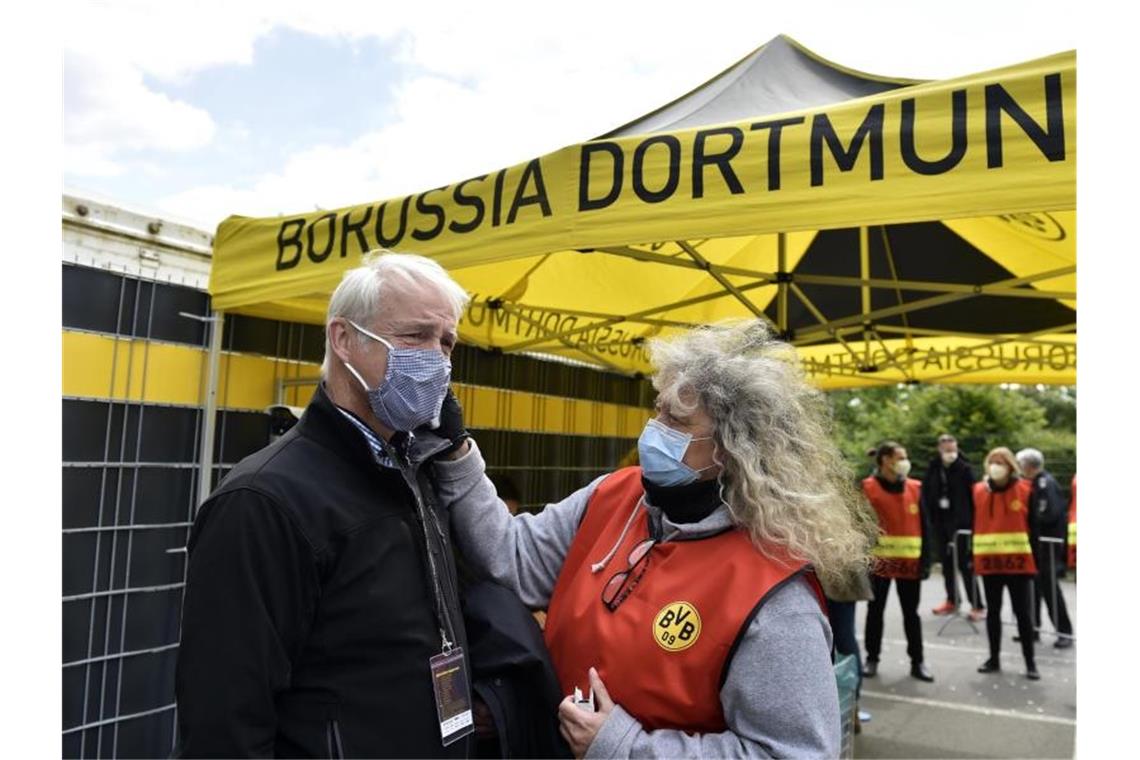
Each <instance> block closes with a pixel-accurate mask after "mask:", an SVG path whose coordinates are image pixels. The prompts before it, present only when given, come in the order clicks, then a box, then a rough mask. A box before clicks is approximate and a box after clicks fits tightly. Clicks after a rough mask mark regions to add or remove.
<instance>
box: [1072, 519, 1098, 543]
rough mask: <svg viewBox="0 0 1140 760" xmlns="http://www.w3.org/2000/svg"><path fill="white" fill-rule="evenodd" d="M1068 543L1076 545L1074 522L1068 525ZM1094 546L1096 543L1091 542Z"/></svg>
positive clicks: (1075, 526)
mask: <svg viewBox="0 0 1140 760" xmlns="http://www.w3.org/2000/svg"><path fill="white" fill-rule="evenodd" d="M1069 543H1070V544H1073V545H1074V546H1076V543H1077V524H1076V523H1075V522H1071V523H1069ZM1093 543H1094V544H1095V543H1096V541H1093Z"/></svg>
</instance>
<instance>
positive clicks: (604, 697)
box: [438, 320, 873, 758]
mask: <svg viewBox="0 0 1140 760" xmlns="http://www.w3.org/2000/svg"><path fill="white" fill-rule="evenodd" d="M649 346H650V356H651V360H652V363H653V365H654V367H655V369H656V372H655V374H654V377H653V384H654V387H655V388H656V389H657V391H658V396H657V403H656V415H655V416H654V417H653V418H652V419H650V420H649V421H648V422H647V423H646V425H645V428H644V429H643V430H642V432H641V437H640V439H639V441H638V452H639V456H640V466H638V467H627V468H622V469H619V470H617V471H616V472H613V473H610V474H608V475H604V476H602V477H600V478H598V479H596V480H594V481H593V482H592V483H590V484H588V485H587V486H585V487H584V488H582V489H580V490H579V491H577V492H575V493H573V494H571V495H570V496H569V497H567V498H566V499H564V500H563V501H561V502H559V503H557V504H550V505H547V506H546V508H545V509H544V510H542V511H541V512H538V513H533V514H531V513H527V514H519V515H517V516H514V517H512V516H511V515H510V513H509V512H508V511H507V510H506V509H505V508H504V507H503V505H502V503H501V502H499V500H498V499H496V498H495V493H494V488H493V486H492V484H491V482H490V481H489V480H488V479H487V478H486V477H485V476H484V474H483V473H484V465H483V462H482V459H481V457H480V455H479V453H478V448H477V447H476V446H475V443H474V441H472V443H471V452H470V453H468V454H467V455H465V456H463V457H462V458H460V459H457V460H455V461H447V462H441V463H440V466H439V468H438V469H439V473H440V483H441V485H442V486H444V487H445V493H449V494H450V498H449V505H450V509H451V514H452V524H453V534H454V536H455V537H456V542H457V544H458V545H459V547H460V549H461V550H462V551H463V554H464V556H465V557H466V558H467V559H468V560H469V561H470V562H471V563H472V564H473V565H475V566H477V567H478V568H480V569H481V570H482V571H483V572H485V573H486V574H488V575H490V576H491V577H492V578H493V579H495V580H496V581H498V582H500V583H502V584H504V585H506V586H507V587H508V588H510V589H512V590H514V592H515V593H516V594H518V596H519V598H520V599H521V600H522V601H523V602H524V603H525V604H527V605H528V606H530V607H531V608H534V609H539V608H546V607H548V608H549V614H548V617H547V622H546V629H545V637H546V642H547V644H548V646H549V648H550V653H551V657H552V659H553V661H554V666H555V669H556V670H557V672H558V675H559V679H560V681H561V683H562V688H563V693H565V694H567V695H573V694H574V692H575V690H580V691H581V692H582V694H583V695H586V697H585V700H584V701H585V702H586V704H585V705H583V704H582V703H581V702H579V701H576V700H575V699H574V697H573V696H568V698H567V700H566V701H564V702H563V703H562V705H561V707H560V708H559V719H560V720H561V725H562V733H563V736H564V737H565V738H566V739H567V741H568V742H569V743H570V747H571V749H572V750H573V752H574V754H575V756H577V757H582V756H585V757H617V758H626V757H838V753H839V751H840V745H839V738H840V737H839V725H840V723H839V704H838V698H837V693H836V688H835V676H834V672H833V669H832V662H831V645H832V632H831V628H830V626H829V624H828V619H827V616H826V613H825V609H826V606H825V603H824V598H823V593H822V589H821V586H822V588H823V589H827V590H828V592H829V593H835V592H837V591H839V590H848V591H850V589H849V588H848V586H850V585H854V584H856V583H857V579H858V577H859V575H860V574H865V573H866V572H867V567H868V562H869V549H870V545H871V543H872V538H871V532H870V530H869V529H868V525H870V526H871V527H872V528H873V518H871V517H870V515H869V514H867V510H866V508H865V507H863V506H861V505H860V501H861V500H860V499H859V498H858V495H857V494H856V493H855V491H854V488H853V487H852V485H853V484H852V483H851V482H850V480H849V478H848V471H847V468H846V466H845V464H844V462H843V460H842V455H841V454H840V452H839V451H838V449H837V447H836V445H835V443H834V442H833V440H832V438H831V436H830V431H829V424H830V423H829V411H828V407H827V401H826V399H825V397H824V396H823V394H822V393H821V392H820V391H819V390H818V389H815V388H813V387H812V386H811V384H810V383H809V382H808V381H807V379H806V377H805V376H804V374H803V370H802V368H801V366H800V363H799V361H798V360H797V359H796V357H795V351H794V349H793V348H792V347H791V346H789V345H788V344H786V343H783V342H781V341H779V340H777V339H775V338H774V337H773V335H772V333H771V332H770V330H769V328H768V327H767V325H766V324H765V323H763V322H762V321H760V320H749V321H745V322H732V323H724V324H717V325H709V326H705V327H700V328H696V329H693V330H690V331H685V332H679V333H677V334H675V335H674V336H671V337H670V338H658V339H653V340H651V341H650V343H649ZM591 690H592V698H590V697H589V696H588V695H590V693H591Z"/></svg>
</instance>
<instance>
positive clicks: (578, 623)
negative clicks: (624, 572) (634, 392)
mask: <svg viewBox="0 0 1140 760" xmlns="http://www.w3.org/2000/svg"><path fill="white" fill-rule="evenodd" d="M643 494H644V489H643V487H642V480H641V468H639V467H627V468H625V469H622V470H618V471H617V472H615V473H613V474H612V475H609V476H607V477H606V478H605V479H604V480H602V481H601V483H599V484H598V486H597V488H596V490H595V491H594V494H593V496H592V497H591V498H590V501H589V504H588V506H587V507H586V515H585V517H584V518H583V520H582V523H581V525H580V526H579V528H578V533H577V535H576V536H575V537H574V542H573V543H572V544H571V545H570V551H569V552H568V553H567V554H566V560H565V563H564V564H563V566H562V572H561V573H560V574H559V576H558V583H557V584H556V585H555V587H554V594H553V596H552V597H551V599H550V609H549V611H548V613H547V617H546V630H545V635H546V644H547V647H549V649H550V654H551V658H552V659H553V661H554V664H555V669H556V670H557V671H558V677H559V680H561V682H562V690H563V691H564V692H565V693H567V694H571V693H573V691H574V688H575V687H579V688H581V689H582V691H583V692H586V691H588V688H589V683H588V682H587V679H586V673H587V672H588V671H589V669H590V667H591V666H595V667H597V669H598V671H599V672H600V673H608V674H618V673H620V674H621V677H620V678H614V677H613V676H610V677H609V680H608V681H607V687H608V689H609V692H610V695H611V696H612V697H613V699H614V701H615V702H616V703H617V704H619V705H621V706H622V707H623V708H624V709H626V710H627V711H629V712H630V713H631V714H633V715H636V716H637V718H638V720H639V721H640V722H641V724H642V726H644V727H645V729H646V730H654V729H658V728H671V729H678V730H684V731H696V732H699V733H712V732H721V731H724V730H725V729H726V724H725V719H724V713H723V711H722V710H721V703H720V689H721V686H723V685H724V681H725V676H726V672H725V671H726V668H727V667H728V664H729V662H730V661H731V659H732V656H733V654H735V648H736V647H735V645H736V642H738V641H739V639H740V637H741V635H742V634H743V633H744V631H745V630H746V629H747V628H748V626H749V625H750V624H751V622H752V619H753V618H754V617H755V615H756V613H757V612H759V610H760V608H761V606H762V605H763V603H764V600H765V599H766V598H767V597H768V595H769V594H770V593H771V592H772V591H774V590H776V589H777V588H779V587H781V586H783V585H784V584H785V583H788V582H789V581H791V580H792V579H793V578H795V577H797V576H799V575H803V576H805V577H806V578H807V579H808V580H809V582H810V583H811V585H812V587H813V588H814V589H815V591H816V594H817V596H818V597H819V603H820V608H821V610H822V611H823V612H824V613H825V614H826V608H827V603H826V600H825V599H824V598H823V593H822V591H821V590H820V589H819V585H818V583H817V582H816V581H815V576H814V575H813V574H812V573H811V571H810V570H809V569H808V567H807V566H806V565H805V564H804V563H803V562H796V561H793V560H791V559H789V558H788V557H787V555H786V554H785V553H784V552H783V551H781V550H780V549H779V548H778V547H774V546H773V547H770V552H771V554H772V555H773V556H771V557H769V556H765V555H764V554H761V553H760V552H759V551H758V550H757V549H756V547H755V546H754V545H753V544H752V541H751V539H749V537H748V535H747V534H746V533H744V532H743V531H740V530H726V531H724V532H722V533H720V534H718V535H716V536H712V537H710V538H705V539H702V540H695V541H669V542H664V543H652V542H653V541H654V540H655V537H654V536H653V535H652V531H651V529H650V521H649V515H648V513H647V511H646V510H645V508H644V507H643V506H642V505H641V501H642V497H643ZM631 515H633V521H632V523H629V524H628V526H627V522H628V519H629V518H630V516H631ZM647 544H649V545H650V548H649V550H648V551H649V554H648V555H645V557H644V558H642V559H641V561H643V562H646V560H647V563H646V564H647V566H646V567H645V568H644V575H643V576H642V577H641V578H640V579H638V580H637V581H636V585H635V587H634V588H633V589H632V591H631V592H630V593H629V596H628V597H627V598H624V599H620V602H619V604H618V606H617V607H616V608H615V609H610V606H612V603H611V604H610V605H607V604H605V603H604V601H603V600H604V598H605V597H604V592H605V589H606V586H607V584H608V583H609V581H610V579H611V578H612V577H613V575H614V573H613V572H609V571H607V572H598V573H594V572H591V564H592V563H593V562H595V561H596V560H597V559H598V557H599V556H600V555H604V554H606V553H607V549H609V548H610V547H617V553H616V554H615V555H614V557H616V558H619V559H620V560H621V567H624V566H625V560H626V558H627V557H629V556H631V555H634V552H635V551H636V548H637V547H640V546H644V545H647ZM643 551H644V550H643ZM634 556H636V555H634ZM636 562H637V560H635V564H636ZM618 569H620V567H619V568H618ZM635 571H637V570H636V569H635ZM632 580H633V579H632V578H631V581H632ZM613 601H619V599H614V600H613ZM591 642H605V644H604V646H596V645H594V644H592V643H591ZM631 663H636V667H632V668H631V667H630V664H631Z"/></svg>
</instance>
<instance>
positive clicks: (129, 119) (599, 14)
mask: <svg viewBox="0 0 1140 760" xmlns="http://www.w3.org/2000/svg"><path fill="white" fill-rule="evenodd" d="M1011 5H1014V4H1011ZM1048 5H1049V3H1038V4H1037V5H1035V6H1034V7H1035V8H1036V9H1037V10H1036V13H1037V14H1038V15H1037V17H1038V18H1042V19H1044V18H1045V17H1046V16H1047V15H1048V13H1047V12H1046V11H1047V10H1048V9H1047V8H1045V7H1043V6H1048ZM1055 5H1057V7H1062V6H1060V4H1059V3H1057V4H1055ZM95 7H96V6H91V7H87V8H85V10H84V12H83V13H82V14H79V18H78V19H75V20H73V21H74V23H73V28H75V29H81V31H82V33H78V34H69V36H68V38H67V39H68V42H67V46H68V50H69V52H70V53H72V54H74V55H79V54H82V55H84V56H87V58H86V60H90V61H93V62H94V63H93V65H92V66H91V67H90V69H88V71H89V72H91V76H92V77H93V79H94V80H95V82H96V84H94V85H92V87H91V88H90V90H91V91H92V92H97V93H98V92H104V91H105V90H107V89H113V90H116V92H117V91H118V90H122V91H123V92H124V93H126V94H121V93H118V94H115V95H113V96H110V95H104V96H103V97H102V100H97V101H96V102H97V103H98V104H99V109H97V110H96V111H95V112H94V113H92V112H89V111H84V110H83V108H82V107H80V106H81V105H82V104H76V107H75V109H74V110H73V109H72V108H71V107H70V106H71V102H72V101H71V98H70V93H69V101H68V102H69V108H68V111H67V114H68V120H69V125H68V140H69V148H70V147H71V143H72V142H73V141H74V142H76V143H77V144H78V145H79V146H81V147H83V148H84V149H85V150H86V152H87V154H88V155H87V157H86V160H87V164H86V165H87V166H89V167H94V168H95V169H98V168H100V167H101V166H102V168H103V169H105V170H106V169H109V168H111V165H113V158H114V156H115V155H116V153H115V151H116V150H117V149H120V148H122V147H123V146H128V145H132V144H133V145H140V144H147V145H150V146H154V147H162V148H163V149H167V150H185V149H189V148H191V147H193V146H194V145H201V144H203V141H204V140H208V139H209V136H210V134H212V131H211V130H212V127H207V126H206V122H205V120H204V119H203V118H202V117H205V119H209V118H211V117H210V116H209V115H207V114H200V113H199V114H197V115H196V117H193V118H191V117H190V114H191V113H192V111H190V112H187V111H185V110H184V109H183V110H179V109H180V107H186V108H189V106H186V104H179V103H177V102H175V101H170V100H169V99H166V101H165V102H164V101H163V100H161V99H160V98H161V96H159V98H155V97H149V96H154V95H157V93H154V92H149V91H147V90H146V88H145V86H144V84H143V82H144V80H143V79H142V72H145V73H146V74H147V75H149V76H151V77H154V78H156V79H158V80H160V81H162V80H170V81H176V80H179V79H180V78H183V77H186V76H190V75H192V74H193V73H194V72H196V71H200V70H202V69H204V68H207V67H210V66H216V65H224V64H246V63H249V62H250V61H251V60H252V55H253V49H254V44H255V42H256V40H257V39H258V38H259V37H260V36H261V35H264V34H267V33H268V32H269V31H271V30H272V29H274V28H289V29H294V30H300V31H304V32H307V33H310V34H315V35H319V36H322V37H326V38H337V39H343V40H347V41H350V42H355V41H359V40H363V39H368V38H372V39H380V40H384V41H386V42H388V43H390V44H391V46H392V47H393V49H394V50H395V51H396V52H395V54H394V55H395V57H396V60H397V62H398V63H399V64H401V66H400V69H399V70H400V72H402V73H401V74H400V76H402V77H403V78H402V79H401V80H398V81H396V82H390V83H386V84H388V85H389V86H392V87H393V90H392V94H393V97H394V99H395V100H394V106H393V111H394V114H395V118H394V120H392V121H391V122H390V123H388V124H386V125H385V126H383V127H382V128H379V129H377V130H375V131H373V132H371V133H368V134H365V135H362V136H360V137H358V138H356V139H355V140H353V141H352V142H351V143H350V144H347V145H344V144H342V145H319V146H313V147H311V148H309V149H307V150H303V151H301V152H298V153H296V154H295V155H293V156H292V158H291V159H290V160H289V161H287V162H286V163H285V164H284V165H282V166H281V167H279V168H278V169H276V170H273V171H270V172H267V173H266V174H265V175H264V176H261V177H259V178H257V179H255V180H253V181H251V182H248V183H245V184H243V185H242V186H240V187H238V186H235V185H234V184H233V183H232V182H231V181H230V180H228V179H227V178H225V177H220V178H219V179H218V181H217V182H215V183H211V184H210V185H209V186H206V187H200V188H194V189H191V190H188V191H184V192H178V193H171V194H170V195H168V196H166V197H165V198H163V199H162V200H161V201H159V204H160V205H161V206H163V207H165V208H168V209H171V210H172V211H175V212H177V213H181V214H184V215H188V216H192V217H195V218H199V219H202V220H203V221H206V222H208V223H211V224H212V223H216V222H217V221H218V220H219V219H220V218H222V217H224V216H225V215H227V214H229V213H242V214H254V215H263V214H274V213H278V212H284V213H292V212H296V211H304V210H309V209H312V208H313V207H314V206H315V205H319V206H321V207H324V208H329V207H335V206H342V205H350V204H354V203H360V202H364V201H367V200H373V199H382V198H386V197H392V196H396V195H401V194H405V193H410V192H415V191H417V190H422V189H426V188H430V187H434V186H439V185H443V184H447V183H450V182H454V181H456V180H459V179H462V178H464V177H467V176H472V175H474V174H479V173H483V172H487V171H492V170H495V169H498V168H500V167H502V166H505V165H509V164H514V163H517V162H519V161H522V160H525V159H527V158H530V157H533V156H536V155H540V154H543V153H547V152H549V151H551V150H554V149H557V148H558V147H561V146H562V145H565V144H569V143H574V142H578V141H581V140H583V139H587V138H589V137H592V136H595V135H597V134H600V133H602V132H605V131H607V130H609V129H611V128H613V127H616V126H618V125H620V124H622V123H624V122H626V121H629V120H631V119H633V118H636V117H638V116H640V115H642V114H643V113H645V112H647V111H649V110H651V109H653V108H656V107H658V106H660V105H662V104H663V103H666V102H668V101H670V100H672V99H673V98H675V97H677V96H678V95H680V94H682V93H684V92H686V91H688V90H690V89H692V88H694V87H696V86H698V85H700V84H701V83H702V82H703V81H704V80H706V79H708V78H709V77H711V76H712V75H714V74H716V73H717V72H719V71H721V70H723V69H724V68H727V67H728V66H729V65H731V64H732V63H734V62H735V61H736V60H737V59H739V58H740V57H742V56H743V55H745V54H746V53H747V52H748V51H749V50H751V49H752V48H754V47H756V46H757V45H759V44H761V43H763V42H765V41H767V40H768V39H770V38H771V37H773V36H775V35H776V34H777V33H780V32H785V33H788V34H790V35H791V36H793V37H795V38H797V39H799V40H800V41H801V42H803V43H804V44H806V45H807V46H808V47H810V48H813V49H815V50H817V51H818V52H819V53H820V54H821V55H823V56H825V57H828V58H831V59H833V60H836V61H837V62H839V63H842V64H845V65H848V66H851V67H852V68H857V69H861V70H865V71H870V72H873V73H879V74H887V75H892V74H893V75H898V76H913V77H942V76H953V75H957V74H963V73H969V72H972V71H980V70H984V69H987V68H991V67H995V66H999V65H1005V64H1009V63H1013V62H1016V61H1018V60H1024V59H1026V58H1029V57H1033V56H1038V55H1045V54H1048V53H1052V52H1057V51H1059V50H1063V49H1066V48H1070V47H1073V46H1074V44H1073V43H1072V41H1071V40H1072V36H1071V34H1072V33H1071V32H1070V31H1068V30H1065V29H1063V28H1058V27H1055V26H1054V27H1048V26H1047V25H1046V24H1045V21H1044V20H1042V21H1040V22H1036V23H1033V22H1032V19H1027V18H1026V17H1025V16H1024V14H1023V13H1021V12H1020V11H1019V10H1018V9H1017V8H1015V7H1011V8H1008V9H1006V8H1005V7H1004V6H1000V7H998V6H993V5H992V3H989V4H982V3H979V2H972V1H971V0H963V1H962V2H961V3H959V4H958V5H956V6H955V11H954V12H953V13H946V14H940V15H939V17H938V18H937V19H936V20H935V19H932V18H928V19H924V18H922V16H921V14H919V13H917V12H916V11H915V10H914V7H913V5H911V4H909V3H886V2H884V3H879V4H878V5H876V6H874V9H875V10H878V11H879V13H878V16H877V17H875V14H874V13H871V12H870V11H868V13H867V14H862V15H860V16H858V17H855V16H851V15H850V5H849V4H840V3H836V4H834V6H827V5H826V4H824V3H816V4H811V5H810V6H805V7H803V8H800V9H797V8H789V7H779V6H775V5H774V4H767V3H766V4H763V5H761V4H758V3H749V4H745V3H737V2H726V1H722V0H704V2H702V3H701V4H700V5H699V8H696V7H694V6H693V5H692V3H691V2H687V3H682V2H655V3H632V2H631V3H620V2H613V1H612V0H609V1H608V2H590V1H588V0H580V1H579V2H575V3H573V4H571V3H564V4H558V5H555V4H550V3H533V2H529V3H522V2H495V3H471V2H454V3H452V2H446V1H445V0H437V2H433V3H432V4H430V5H427V4H413V3H364V2H343V1H341V0H332V1H330V2H325V3H322V4H320V5H315V4H312V3H309V2H300V0H274V1H273V2H268V1H259V0H247V1H245V2H232V0H231V1H228V2H220V1H219V0H208V1H204V2H198V3H194V4H176V3H161V4H159V3H154V4H150V3H141V4H140V3H137V2H129V3H124V2H116V3H109V4H105V5H100V6H97V8H98V9H99V10H97V11H96V10H92V8H95ZM892 8H893V10H892ZM971 8H977V9H981V8H989V10H988V11H987V14H988V17H989V18H990V19H991V21H992V23H989V24H986V25H978V24H977V23H976V16H975V14H974V13H972V12H970V9H971ZM1042 14H1044V15H1042ZM890 17H893V18H894V20H893V21H892V22H888V21H886V19H888V18H890ZM931 23H936V24H937V28H938V34H935V35H931V34H929V33H927V31H924V30H928V27H929V25H930V24H931ZM900 30H901V31H900ZM907 30H909V31H907ZM967 42H968V43H969V44H968V45H967V44H966V43H967ZM966 51H968V53H967V52H966ZM124 71H129V72H133V73H134V75H136V76H133V77H128V76H127V75H126V74H125V73H124ZM116 77H117V78H116ZM96 85H97V86H96ZM140 90H141V91H140ZM85 107H86V106H85ZM144 108H145V109H148V110H147V112H148V113H151V114H153V115H154V116H155V118H154V120H153V121H154V123H155V124H160V123H165V126H162V127H159V128H155V129H149V128H145V129H144V128H143V127H140V126H139V125H138V123H137V122H138V119H136V118H135V116H134V113H136V112H139V111H140V110H141V109H144ZM179 114H181V115H182V116H184V117H187V118H178V116H179ZM73 117H74V118H75V120H76V125H75V127H74V131H73V129H72V126H71V124H70V121H71V120H72V118H73ZM213 119H216V120H217V121H220V122H225V120H226V117H225V115H224V114H215V115H214V116H213ZM211 124H212V122H211ZM87 135H91V136H87ZM251 139H253V140H256V139H258V135H256V134H254V135H252V136H251ZM132 140H133V141H134V142H133V143H132V142H131V141H132ZM85 141H86V142H85ZM93 146H102V147H101V148H97V147H93ZM72 155H76V156H79V157H81V158H82V157H83V156H84V152H83V151H70V150H69V153H68V169H69V170H74V168H73V165H72V162H71V156H72ZM100 158H102V159H103V164H100V161H99V159H100ZM76 160H77V161H78V160H79V159H78V158H77V159H76Z"/></svg>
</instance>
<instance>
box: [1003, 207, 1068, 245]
mask: <svg viewBox="0 0 1140 760" xmlns="http://www.w3.org/2000/svg"><path fill="white" fill-rule="evenodd" d="M998 219H1001V220H1002V221H1003V222H1005V223H1007V224H1009V225H1011V226H1012V227H1013V228H1014V229H1016V230H1018V231H1019V232H1023V233H1025V234H1026V235H1030V236H1032V237H1039V238H1044V239H1045V240H1054V241H1061V240H1064V239H1065V237H1066V233H1065V228H1064V227H1062V226H1061V223H1060V222H1058V221H1057V220H1056V219H1054V218H1053V217H1052V216H1050V215H1049V214H1045V213H1040V214H1002V215H1001V216H999V217H998Z"/></svg>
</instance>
